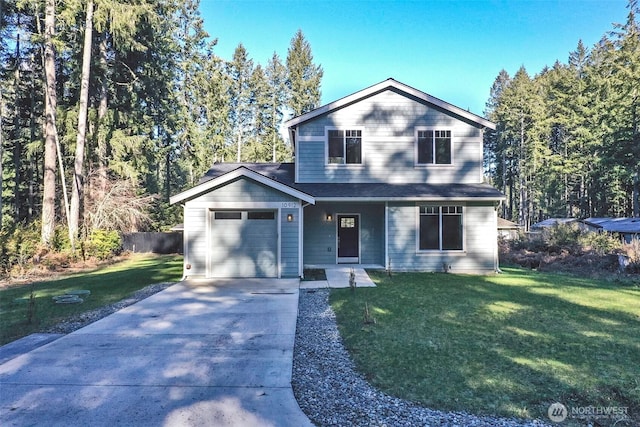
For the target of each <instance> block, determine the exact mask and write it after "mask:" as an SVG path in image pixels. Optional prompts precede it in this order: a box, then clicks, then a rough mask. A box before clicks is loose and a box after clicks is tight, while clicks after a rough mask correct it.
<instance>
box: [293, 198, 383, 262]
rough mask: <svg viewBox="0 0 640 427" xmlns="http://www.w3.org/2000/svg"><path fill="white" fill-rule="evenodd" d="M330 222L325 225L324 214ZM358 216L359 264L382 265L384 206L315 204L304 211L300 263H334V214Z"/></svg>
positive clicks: (335, 249)
mask: <svg viewBox="0 0 640 427" xmlns="http://www.w3.org/2000/svg"><path fill="white" fill-rule="evenodd" d="M327 213H331V215H332V216H333V220H332V221H330V222H328V221H327V220H326V214H327ZM339 214H359V215H360V257H361V258H360V263H361V264H376V265H384V204H382V203H318V204H317V205H316V206H308V207H306V208H305V213H304V215H305V226H304V263H305V264H307V265H322V264H335V263H336V251H337V246H336V243H337V242H336V233H337V228H336V227H337V223H336V220H337V215H339Z"/></svg>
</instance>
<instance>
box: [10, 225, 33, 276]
mask: <svg viewBox="0 0 640 427" xmlns="http://www.w3.org/2000/svg"><path fill="white" fill-rule="evenodd" d="M0 242H1V243H0V246H1V247H0V254H1V255H0V262H1V264H2V270H3V271H5V272H12V271H15V272H16V273H18V274H22V273H23V272H24V270H25V268H26V265H27V264H28V263H29V261H30V260H31V259H32V258H33V257H34V256H35V255H37V254H38V252H39V250H40V224H39V223H38V222H34V223H32V224H29V225H27V226H24V225H22V224H17V225H8V226H7V227H6V228H4V227H3V230H2V232H0ZM16 270H17V271H16Z"/></svg>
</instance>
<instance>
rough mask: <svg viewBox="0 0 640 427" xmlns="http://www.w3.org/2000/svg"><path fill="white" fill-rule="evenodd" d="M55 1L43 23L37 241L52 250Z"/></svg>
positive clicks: (50, 0)
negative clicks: (41, 159)
mask: <svg viewBox="0 0 640 427" xmlns="http://www.w3.org/2000/svg"><path fill="white" fill-rule="evenodd" d="M55 3H56V2H55V0H46V4H45V21H44V26H45V28H44V72H45V77H46V88H45V138H44V177H43V184H44V185H43V191H42V230H41V235H40V240H41V241H42V243H43V244H44V245H45V246H51V240H52V238H53V232H54V228H55V216H56V106H57V100H58V98H57V96H56V64H55V49H54V46H53V37H54V35H55V26H56V18H55V13H56V10H55V9H56V6H55Z"/></svg>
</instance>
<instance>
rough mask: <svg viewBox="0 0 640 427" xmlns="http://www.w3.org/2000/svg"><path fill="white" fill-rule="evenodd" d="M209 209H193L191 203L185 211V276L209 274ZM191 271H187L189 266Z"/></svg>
mask: <svg viewBox="0 0 640 427" xmlns="http://www.w3.org/2000/svg"><path fill="white" fill-rule="evenodd" d="M206 237H207V209H205V208H200V207H198V208H192V207H190V206H189V203H187V204H186V206H185V209H184V256H185V260H184V262H185V271H184V273H185V275H188V276H205V275H206V274H207V248H208V246H207V239H206ZM189 265H190V266H191V268H190V269H187V267H188V266H189Z"/></svg>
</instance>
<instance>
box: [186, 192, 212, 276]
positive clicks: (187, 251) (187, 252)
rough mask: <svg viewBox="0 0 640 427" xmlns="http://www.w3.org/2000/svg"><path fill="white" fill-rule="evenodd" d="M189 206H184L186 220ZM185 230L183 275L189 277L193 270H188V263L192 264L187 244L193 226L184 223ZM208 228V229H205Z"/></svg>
mask: <svg viewBox="0 0 640 427" xmlns="http://www.w3.org/2000/svg"><path fill="white" fill-rule="evenodd" d="M187 209H188V208H187V206H186V205H185V206H183V207H182V218H183V220H184V218H186V217H187ZM183 227H184V228H183V230H182V257H183V258H182V276H183V277H187V276H188V275H189V273H190V272H191V270H187V264H190V262H189V245H188V244H187V242H188V241H189V229H190V228H191V227H189V226H188V225H187V224H184V225H183ZM205 230H206V229H205ZM191 269H193V264H192V265H191Z"/></svg>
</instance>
